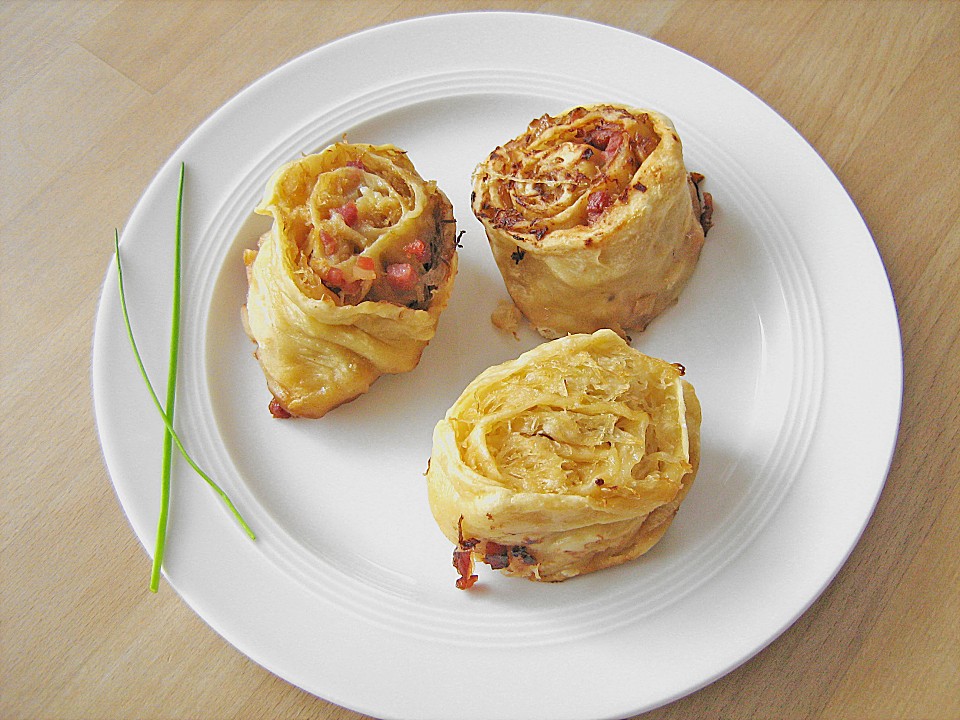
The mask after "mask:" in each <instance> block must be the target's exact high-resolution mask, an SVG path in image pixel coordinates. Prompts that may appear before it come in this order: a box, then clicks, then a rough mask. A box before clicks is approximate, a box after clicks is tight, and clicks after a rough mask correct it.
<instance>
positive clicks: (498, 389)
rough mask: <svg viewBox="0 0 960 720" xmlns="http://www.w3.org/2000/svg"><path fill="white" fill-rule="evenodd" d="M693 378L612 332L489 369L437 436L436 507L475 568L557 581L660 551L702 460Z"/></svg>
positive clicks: (457, 558)
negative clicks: (485, 566) (659, 544)
mask: <svg viewBox="0 0 960 720" xmlns="http://www.w3.org/2000/svg"><path fill="white" fill-rule="evenodd" d="M683 373H684V371H683V368H682V367H681V366H679V365H675V364H670V363H668V362H665V361H663V360H658V359H656V358H652V357H648V356H647V355H644V354H642V353H640V352H638V351H637V350H634V349H633V348H632V347H630V346H629V345H628V344H627V343H626V342H625V341H624V340H623V339H622V338H621V337H620V336H619V335H617V334H616V333H614V332H613V331H612V330H608V329H604V330H598V331H597V332H595V333H593V334H578V335H568V336H566V337H563V338H560V339H557V340H553V341H551V342H548V343H544V344H542V345H540V346H539V347H536V348H534V349H533V350H530V351H529V352H526V353H524V354H523V355H521V356H520V357H519V358H517V359H515V360H512V361H509V362H506V363H503V364H502V365H497V366H494V367H491V368H489V369H487V370H486V371H484V372H483V373H481V374H480V375H479V376H478V377H477V378H476V379H475V380H474V381H473V382H471V383H470V384H469V385H468V386H467V387H466V389H465V390H464V391H463V394H462V395H461V396H460V398H459V399H458V400H457V401H456V402H455V403H454V404H453V406H452V407H451V408H450V410H449V411H448V412H447V413H446V415H445V417H444V418H443V419H442V420H441V421H440V422H439V423H437V425H436V427H435V429H434V434H433V452H432V455H431V457H430V462H429V465H428V469H427V474H426V477H427V489H428V496H429V500H430V508H431V510H432V512H433V515H434V518H435V519H436V521H437V523H438V524H439V526H440V529H441V530H442V531H443V533H444V535H446V537H447V538H448V539H449V540H450V541H451V542H453V543H454V544H455V545H456V549H455V550H454V566H455V567H456V568H457V571H458V572H459V573H460V578H459V579H458V580H457V585H458V587H461V588H465V587H469V586H470V585H472V584H473V583H474V582H475V580H476V578H477V576H476V575H474V574H473V562H474V560H476V561H481V562H486V563H488V564H490V565H491V566H492V567H494V568H495V569H502V570H504V571H505V572H506V573H507V574H510V575H517V576H521V577H526V578H528V579H530V580H543V581H559V580H565V579H567V578H570V577H573V576H575V575H581V574H584V573H589V572H593V571H595V570H600V569H601V568H606V567H610V566H612V565H618V564H620V563H623V562H626V561H628V560H632V559H633V558H636V557H638V556H639V555H642V554H643V553H645V552H646V551H647V550H649V549H650V548H651V547H653V545H654V544H655V543H656V542H657V541H658V540H659V539H660V538H661V537H662V536H663V534H664V533H665V532H666V530H667V528H668V527H669V526H670V523H671V522H672V521H673V518H674V516H675V515H676V513H677V509H678V508H679V507H680V503H681V502H682V501H683V499H684V497H686V495H687V492H688V491H689V490H690V487H691V485H692V484H693V481H694V477H695V476H696V473H697V468H698V466H699V461H700V404H699V402H698V400H697V396H696V393H695V392H694V389H693V387H692V386H691V385H690V383H688V382H687V381H685V380H684V379H683V377H682V376H683Z"/></svg>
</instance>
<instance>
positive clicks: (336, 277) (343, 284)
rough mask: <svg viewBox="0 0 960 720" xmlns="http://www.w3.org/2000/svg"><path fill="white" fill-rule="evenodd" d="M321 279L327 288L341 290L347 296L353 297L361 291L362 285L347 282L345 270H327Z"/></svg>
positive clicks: (333, 268) (350, 281)
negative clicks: (352, 295)
mask: <svg viewBox="0 0 960 720" xmlns="http://www.w3.org/2000/svg"><path fill="white" fill-rule="evenodd" d="M321 279H322V280H323V283H324V285H326V286H327V287H330V288H333V289H335V290H340V291H342V293H343V294H346V295H351V294H353V293H355V292H357V291H358V290H359V289H360V283H359V282H357V281H356V280H347V278H346V276H345V275H344V274H343V270H341V269H340V268H338V267H331V268H327V270H326V272H324V273H323V276H322V277H321Z"/></svg>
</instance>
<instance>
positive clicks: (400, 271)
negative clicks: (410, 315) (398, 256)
mask: <svg viewBox="0 0 960 720" xmlns="http://www.w3.org/2000/svg"><path fill="white" fill-rule="evenodd" d="M386 274H387V282H389V283H390V285H391V286H393V287H394V288H395V289H396V290H412V289H413V288H415V287H416V286H417V280H418V277H417V271H416V270H414V269H413V265H411V264H410V263H392V264H390V265H387V269H386Z"/></svg>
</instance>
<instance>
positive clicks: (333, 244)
mask: <svg viewBox="0 0 960 720" xmlns="http://www.w3.org/2000/svg"><path fill="white" fill-rule="evenodd" d="M320 242H321V243H323V251H324V252H325V253H326V254H327V256H328V257H330V256H333V255H336V253H337V250H339V249H340V243H338V242H337V239H336V238H335V237H334V236H333V235H331V234H330V233H328V232H327V231H325V230H321V231H320Z"/></svg>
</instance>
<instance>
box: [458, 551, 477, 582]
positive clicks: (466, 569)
mask: <svg viewBox="0 0 960 720" xmlns="http://www.w3.org/2000/svg"><path fill="white" fill-rule="evenodd" d="M453 567H455V568H456V569H457V572H458V573H459V574H460V577H458V578H457V587H458V588H459V589H460V590H467V589H468V588H471V587H473V585H474V583H476V582H477V580H478V579H479V576H477V575H474V574H473V553H472V552H471V551H470V550H460V549H459V548H457V549H456V550H454V551H453Z"/></svg>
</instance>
